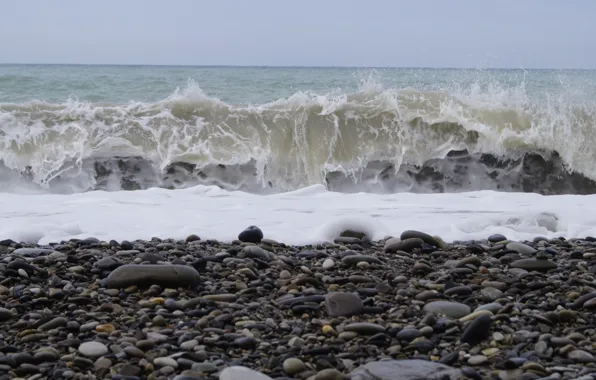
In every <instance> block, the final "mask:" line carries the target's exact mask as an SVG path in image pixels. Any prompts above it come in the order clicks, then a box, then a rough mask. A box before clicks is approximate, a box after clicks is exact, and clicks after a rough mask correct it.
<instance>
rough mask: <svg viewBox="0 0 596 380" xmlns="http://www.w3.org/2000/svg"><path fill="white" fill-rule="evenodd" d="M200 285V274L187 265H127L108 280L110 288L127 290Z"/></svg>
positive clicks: (109, 276) (115, 271)
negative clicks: (158, 286) (157, 286)
mask: <svg viewBox="0 0 596 380" xmlns="http://www.w3.org/2000/svg"><path fill="white" fill-rule="evenodd" d="M198 283H199V272H197V270H196V269H195V268H193V267H191V266H187V265H137V264H127V265H123V266H121V267H118V268H116V269H114V270H113V271H112V272H111V273H110V274H109V275H108V277H107V278H106V280H105V286H106V287H108V288H116V289H119V288H126V287H128V286H132V285H137V286H139V287H144V286H151V285H160V286H167V287H173V288H176V287H179V286H181V287H185V286H192V285H197V284H198Z"/></svg>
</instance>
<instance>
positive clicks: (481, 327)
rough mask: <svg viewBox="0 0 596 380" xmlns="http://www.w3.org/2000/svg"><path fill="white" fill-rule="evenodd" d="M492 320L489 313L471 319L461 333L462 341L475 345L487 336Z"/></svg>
mask: <svg viewBox="0 0 596 380" xmlns="http://www.w3.org/2000/svg"><path fill="white" fill-rule="evenodd" d="M492 323H493V320H492V318H491V316H490V315H481V316H479V317H478V318H476V319H475V320H473V321H472V322H471V323H470V324H469V325H468V327H467V328H466V329H465V330H464V332H463V334H462V335H461V341H462V343H469V344H470V345H472V346H475V345H477V344H479V343H481V342H482V341H483V340H484V339H486V338H488V336H489V334H490V327H491V326H492Z"/></svg>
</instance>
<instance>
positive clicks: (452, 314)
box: [423, 301, 472, 318]
mask: <svg viewBox="0 0 596 380" xmlns="http://www.w3.org/2000/svg"><path fill="white" fill-rule="evenodd" d="M423 310H424V311H426V312H427V313H433V314H445V315H446V316H448V317H449V318H461V317H463V316H466V315H468V314H470V313H471V312H472V309H470V307H469V306H468V305H464V304H463V303H459V302H451V301H432V302H429V303H427V304H426V305H424V308H423Z"/></svg>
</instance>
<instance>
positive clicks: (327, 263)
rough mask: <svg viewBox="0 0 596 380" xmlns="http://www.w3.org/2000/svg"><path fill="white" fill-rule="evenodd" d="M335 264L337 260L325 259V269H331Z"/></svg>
mask: <svg viewBox="0 0 596 380" xmlns="http://www.w3.org/2000/svg"><path fill="white" fill-rule="evenodd" d="M334 266H335V261H333V259H331V258H329V259H325V261H323V269H331V268H333V267H334Z"/></svg>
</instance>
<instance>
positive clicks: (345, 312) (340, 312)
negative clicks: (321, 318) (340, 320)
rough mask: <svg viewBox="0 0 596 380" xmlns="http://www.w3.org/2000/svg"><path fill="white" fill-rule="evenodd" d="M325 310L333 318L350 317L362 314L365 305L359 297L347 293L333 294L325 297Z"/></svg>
mask: <svg viewBox="0 0 596 380" xmlns="http://www.w3.org/2000/svg"><path fill="white" fill-rule="evenodd" d="M325 308H326V309H327V314H329V316H331V317H350V316H352V315H358V314H362V312H363V311H364V305H363V304H362V300H361V299H360V297H358V295H356V294H354V293H345V292H331V293H328V294H327V295H326V296H325Z"/></svg>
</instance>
